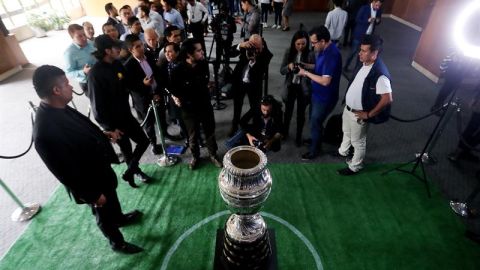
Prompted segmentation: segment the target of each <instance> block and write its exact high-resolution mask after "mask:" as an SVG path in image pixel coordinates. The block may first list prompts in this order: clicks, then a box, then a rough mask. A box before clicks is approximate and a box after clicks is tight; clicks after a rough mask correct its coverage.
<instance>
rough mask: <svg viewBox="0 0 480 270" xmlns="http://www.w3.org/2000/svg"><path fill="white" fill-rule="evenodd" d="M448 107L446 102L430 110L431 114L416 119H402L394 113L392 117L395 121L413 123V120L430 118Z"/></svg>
mask: <svg viewBox="0 0 480 270" xmlns="http://www.w3.org/2000/svg"><path fill="white" fill-rule="evenodd" d="M447 107H448V103H445V104H443V105H442V107H440V108H438V109H436V110H435V111H433V112H430V113H429V114H427V115H424V116H422V117H419V118H414V119H401V118H398V117H396V116H394V115H390V118H392V119H393V120H395V121H398V122H402V123H412V122H417V121H420V120H423V119H426V118H428V117H430V116H432V115H434V114H437V113H438V112H440V111H442V110H444V109H446V108H447Z"/></svg>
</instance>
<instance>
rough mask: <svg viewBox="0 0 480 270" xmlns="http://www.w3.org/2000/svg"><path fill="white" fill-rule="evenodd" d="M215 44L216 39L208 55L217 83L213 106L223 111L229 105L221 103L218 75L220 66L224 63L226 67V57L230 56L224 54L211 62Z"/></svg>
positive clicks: (213, 40)
mask: <svg viewBox="0 0 480 270" xmlns="http://www.w3.org/2000/svg"><path fill="white" fill-rule="evenodd" d="M217 43H219V42H217ZM214 44H215V38H213V39H212V44H211V45H210V52H209V53H208V57H207V61H208V63H211V64H213V77H214V81H215V103H214V104H213V109H215V110H223V109H225V108H226V107H227V104H225V103H223V102H221V93H220V87H219V86H218V73H219V70H220V65H221V63H222V62H223V64H224V67H225V66H226V60H227V59H226V57H228V56H225V55H223V53H222V54H220V55H216V56H215V59H214V60H213V61H211V60H210V59H211V57H212V51H213V45H214ZM217 46H220V45H217ZM217 51H218V50H217ZM221 51H223V50H221ZM222 60H223V61H222Z"/></svg>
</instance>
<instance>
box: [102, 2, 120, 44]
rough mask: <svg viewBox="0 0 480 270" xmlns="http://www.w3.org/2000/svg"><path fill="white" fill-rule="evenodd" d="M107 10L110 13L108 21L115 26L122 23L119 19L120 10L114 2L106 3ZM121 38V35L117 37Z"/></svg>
mask: <svg viewBox="0 0 480 270" xmlns="http://www.w3.org/2000/svg"><path fill="white" fill-rule="evenodd" d="M105 12H107V14H108V19H107V23H111V24H112V25H113V26H115V27H117V26H116V25H117V24H120V21H119V20H118V19H117V16H118V10H117V8H116V7H115V6H114V5H113V4H112V3H107V4H105ZM117 38H120V35H119V36H118V37H117Z"/></svg>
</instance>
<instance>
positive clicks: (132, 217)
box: [118, 210, 143, 227]
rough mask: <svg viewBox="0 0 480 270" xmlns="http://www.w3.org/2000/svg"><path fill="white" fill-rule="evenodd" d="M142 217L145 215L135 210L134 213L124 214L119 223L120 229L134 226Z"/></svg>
mask: <svg viewBox="0 0 480 270" xmlns="http://www.w3.org/2000/svg"><path fill="white" fill-rule="evenodd" d="M142 215H143V213H142V212H140V211H138V210H133V211H132V212H128V213H126V214H123V217H122V220H121V221H120V222H119V223H118V227H124V226H127V225H130V224H133V223H135V222H137V221H138V220H139V219H140V217H141V216H142Z"/></svg>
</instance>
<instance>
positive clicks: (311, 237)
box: [0, 164, 480, 270]
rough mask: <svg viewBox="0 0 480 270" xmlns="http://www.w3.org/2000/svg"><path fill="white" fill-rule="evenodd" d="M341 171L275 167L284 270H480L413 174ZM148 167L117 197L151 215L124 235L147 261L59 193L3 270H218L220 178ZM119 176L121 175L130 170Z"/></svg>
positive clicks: (478, 254)
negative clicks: (144, 179)
mask: <svg viewBox="0 0 480 270" xmlns="http://www.w3.org/2000/svg"><path fill="white" fill-rule="evenodd" d="M341 166H343V165H339V164H271V165H269V169H270V171H271V173H272V176H273V188H272V192H271V194H270V197H269V198H268V200H267V203H266V204H265V207H264V208H263V209H262V211H263V212H265V213H266V214H265V216H268V217H265V221H266V222H267V225H268V227H269V228H273V229H274V230H275V234H276V245H277V251H278V254H277V256H278V265H279V269H284V270H287V269H288V270H289V269H292V270H297V269H302V270H303V269H318V266H321V267H323V269H327V270H334V269H339V270H340V269H369V270H370V269H372V270H375V269H422V270H423V269H448V270H451V269H462V270H463V269H472V270H473V269H480V247H479V246H478V245H476V244H474V243H472V242H470V241H469V240H467V239H465V238H464V237H463V231H464V226H463V224H462V223H461V221H460V220H459V219H458V218H457V217H455V216H454V214H453V213H452V212H451V211H450V209H449V207H448V203H447V201H446V200H444V199H442V198H441V196H440V194H439V193H438V191H436V190H434V191H433V196H432V198H428V197H427V194H426V191H425V187H424V185H423V183H421V182H418V181H417V180H416V178H414V177H412V176H410V175H408V174H404V173H399V172H393V173H390V174H388V175H386V176H382V175H380V174H381V172H382V171H385V170H386V169H388V168H390V167H391V166H389V165H375V166H370V167H369V168H368V169H366V170H365V171H364V172H362V173H360V174H358V175H355V176H351V177H341V176H338V175H337V174H336V169H338V168H341ZM142 168H143V169H144V171H145V172H146V173H147V174H150V175H153V176H154V177H155V178H156V181H155V182H153V183H151V184H149V185H144V184H142V185H141V187H140V188H139V189H132V188H130V187H129V186H128V185H127V184H126V183H125V182H123V181H120V183H119V188H118V194H119V198H120V201H121V204H122V206H123V208H124V210H125V211H130V210H133V209H140V210H141V211H143V212H144V214H145V215H144V216H143V218H142V220H141V222H140V223H138V224H135V225H131V226H129V227H126V228H122V232H123V233H124V236H125V239H126V240H127V241H129V242H132V243H135V244H138V245H140V246H142V247H144V248H145V249H146V251H145V252H143V253H140V254H136V255H122V254H117V253H114V252H112V251H111V249H110V248H109V245H108V242H107V241H106V239H105V238H104V237H103V235H102V234H101V233H100V231H99V230H98V228H97V227H96V224H95V219H94V217H93V216H92V214H91V211H90V209H89V208H88V207H86V206H82V205H80V206H79V205H75V204H74V202H73V201H70V200H69V199H68V196H67V194H66V192H65V190H64V189H63V188H59V189H58V190H57V191H56V192H55V193H54V194H53V196H52V198H51V199H50V200H49V201H48V202H47V203H46V204H45V205H44V206H43V210H42V212H41V213H40V214H39V215H38V216H36V217H35V218H34V220H33V221H32V222H31V224H30V226H29V227H28V229H27V230H26V231H25V233H24V234H23V235H22V236H21V237H20V238H19V239H18V240H17V242H16V243H15V244H14V245H13V246H12V248H11V249H10V250H9V252H8V253H7V254H6V255H5V256H4V258H3V259H2V260H1V261H0V269H15V270H17V269H48V270H50V269H162V268H161V267H162V264H163V266H164V267H165V266H166V268H164V269H175V270H183V269H212V266H213V257H214V247H215V235H216V230H217V229H218V228H222V227H223V223H224V222H225V220H226V219H227V217H228V215H225V214H222V213H220V214H218V216H219V217H218V218H214V219H212V220H211V221H210V222H206V221H205V220H204V219H205V218H207V217H209V216H212V215H214V214H216V213H219V212H221V211H224V210H226V207H225V205H224V203H223V201H222V199H221V197H220V194H219V192H218V187H217V176H218V174H219V172H220V170H219V169H217V168H215V167H213V166H210V165H204V166H201V167H200V168H199V169H198V170H196V171H193V172H192V171H189V170H188V169H187V168H186V166H185V165H176V166H174V167H172V168H160V167H158V166H156V165H144V166H143V167H142ZM114 169H115V170H116V172H117V173H118V174H120V173H121V172H123V170H124V169H125V167H123V166H116V167H114ZM202 220H204V221H205V222H206V223H205V224H203V225H201V224H198V223H199V222H200V221H202ZM195 224H197V226H196V227H195V228H196V229H195V230H193V229H192V226H194V225H195ZM189 229H190V230H189ZM182 235H183V236H182ZM299 236H300V237H299ZM302 236H303V237H304V239H303V240H302V239H301V237H302ZM179 237H182V238H181V239H183V241H180V240H179ZM309 244H311V246H310V248H309V246H308V245H309ZM173 246H176V247H177V248H176V249H175V250H173V249H172V247H173ZM167 254H168V258H169V260H168V264H167V263H166V262H167V261H166V256H167ZM314 254H317V255H318V258H319V259H320V263H321V265H320V264H319V261H317V262H316V261H315V257H314ZM170 255H171V256H170Z"/></svg>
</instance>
